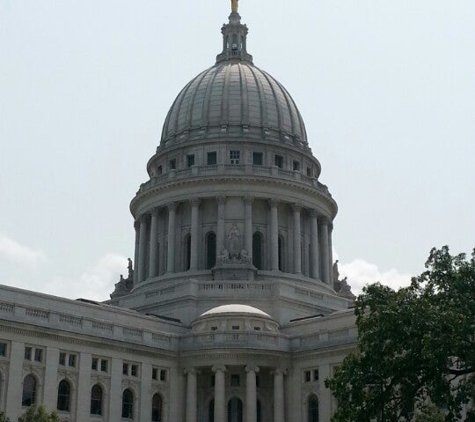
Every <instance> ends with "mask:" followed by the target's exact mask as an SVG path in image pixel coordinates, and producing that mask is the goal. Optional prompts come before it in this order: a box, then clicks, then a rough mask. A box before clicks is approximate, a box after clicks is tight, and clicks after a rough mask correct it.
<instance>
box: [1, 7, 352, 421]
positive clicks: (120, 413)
mask: <svg viewBox="0 0 475 422" xmlns="http://www.w3.org/2000/svg"><path fill="white" fill-rule="evenodd" d="M247 35H248V28H247V26H246V25H244V24H243V23H241V16H240V15H239V13H238V10H237V2H233V9H232V13H231V15H230V16H229V22H228V23H227V24H225V25H224V26H223V27H222V36H223V49H222V52H221V53H220V54H219V55H218V56H217V58H216V63H215V64H214V66H212V67H210V68H209V69H206V70H204V71H202V72H201V73H199V74H198V76H196V77H195V78H194V79H192V80H191V81H190V82H188V83H187V84H186V85H185V87H184V88H183V89H182V91H181V92H180V93H179V94H178V96H177V97H176V99H175V101H174V102H173V104H172V105H171V108H170V110H169V112H168V115H167V116H166V118H165V122H164V125H163V132H162V136H161V140H160V144H159V145H158V147H157V149H156V152H155V153H154V154H153V155H152V157H151V158H150V159H149V161H148V163H147V172H148V175H149V178H148V180H146V181H145V182H144V183H142V184H141V185H140V188H139V189H138V191H137V193H136V195H135V197H134V198H133V199H132V202H131V206H130V208H131V212H132V215H133V218H134V221H135V256H134V258H133V260H130V261H129V270H128V274H127V277H122V276H121V278H120V280H119V281H118V283H117V284H116V286H115V290H114V292H112V293H111V299H110V300H109V301H107V302H104V303H99V302H93V301H89V300H86V299H78V300H69V299H64V298H58V297H54V296H49V295H45V294H41V293H37V292H32V291H26V290H20V289H16V288H12V287H7V286H0V411H4V412H5V413H6V415H7V416H8V417H9V418H10V419H11V420H12V421H16V420H17V418H18V417H19V416H20V415H21V414H23V413H24V412H25V410H26V409H27V408H28V406H30V405H32V404H34V405H39V404H43V405H44V406H45V407H46V408H47V409H48V411H52V410H57V411H58V415H59V417H60V420H61V422H66V421H68V422H89V421H90V422H120V421H137V422H138V421H140V422H272V421H273V422H329V421H330V418H331V415H332V413H333V412H334V411H335V408H336V402H335V400H334V399H333V398H332V395H331V392H330V390H329V389H327V388H325V385H324V381H325V379H326V378H327V377H331V376H332V375H333V373H334V371H335V370H336V368H338V366H339V365H341V362H342V361H343V359H344V357H345V356H346V355H347V354H348V353H349V352H350V351H351V350H352V349H354V348H355V345H356V340H357V332H356V328H355V318H354V314H353V311H352V309H351V304H352V302H353V299H354V296H353V295H352V293H351V290H350V288H349V286H348V285H347V283H346V280H339V278H338V269H337V265H336V264H335V263H334V259H333V256H332V231H333V220H334V218H335V216H336V214H337V204H336V202H335V200H334V199H333V197H332V195H331V193H330V191H329V189H328V187H327V186H325V185H324V184H322V183H321V182H320V180H319V176H320V173H321V166H320V162H319V161H318V159H317V158H316V157H315V156H314V155H313V154H312V152H311V150H310V147H309V143H308V139H307V133H306V130H305V124H304V121H303V120H302V117H301V115H300V112H299V110H298V108H297V105H296V104H295V102H294V100H293V99H292V97H291V95H290V94H289V93H288V92H287V90H286V89H285V88H284V87H283V86H282V84H280V83H279V82H278V81H277V80H276V79H274V78H273V77H272V76H271V75H270V74H269V73H267V72H265V71H264V70H261V69H260V68H258V67H256V66H255V65H254V62H253V57H252V56H251V54H250V53H249V52H248V49H247Z"/></svg>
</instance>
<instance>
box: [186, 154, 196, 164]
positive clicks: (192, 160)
mask: <svg viewBox="0 0 475 422" xmlns="http://www.w3.org/2000/svg"><path fill="white" fill-rule="evenodd" d="M194 165H195V155H194V154H192V155H187V156H186V166H187V167H192V166H194Z"/></svg>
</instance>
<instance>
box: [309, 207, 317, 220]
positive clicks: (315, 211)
mask: <svg viewBox="0 0 475 422" xmlns="http://www.w3.org/2000/svg"><path fill="white" fill-rule="evenodd" d="M308 213H309V214H310V217H312V218H318V211H317V210H315V209H311V210H309V212H308Z"/></svg>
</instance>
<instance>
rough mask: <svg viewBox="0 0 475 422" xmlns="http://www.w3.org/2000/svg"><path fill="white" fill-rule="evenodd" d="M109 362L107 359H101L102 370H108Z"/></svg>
mask: <svg viewBox="0 0 475 422" xmlns="http://www.w3.org/2000/svg"><path fill="white" fill-rule="evenodd" d="M108 366H109V362H108V361H107V360H106V359H101V372H107V370H108Z"/></svg>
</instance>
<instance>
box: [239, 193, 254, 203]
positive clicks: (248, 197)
mask: <svg viewBox="0 0 475 422" xmlns="http://www.w3.org/2000/svg"><path fill="white" fill-rule="evenodd" d="M242 201H243V202H244V204H246V205H252V203H253V202H254V197H253V196H251V195H246V196H244V197H243V198H242Z"/></svg>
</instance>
